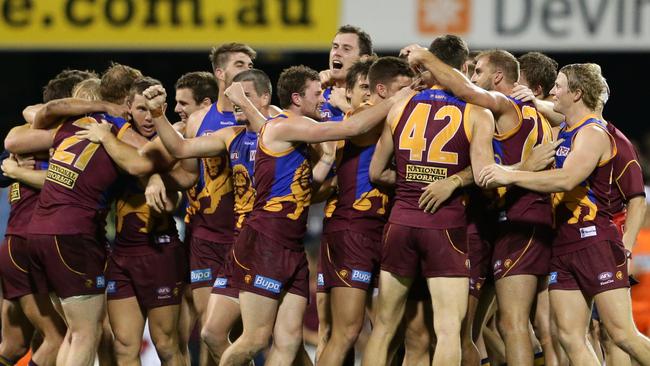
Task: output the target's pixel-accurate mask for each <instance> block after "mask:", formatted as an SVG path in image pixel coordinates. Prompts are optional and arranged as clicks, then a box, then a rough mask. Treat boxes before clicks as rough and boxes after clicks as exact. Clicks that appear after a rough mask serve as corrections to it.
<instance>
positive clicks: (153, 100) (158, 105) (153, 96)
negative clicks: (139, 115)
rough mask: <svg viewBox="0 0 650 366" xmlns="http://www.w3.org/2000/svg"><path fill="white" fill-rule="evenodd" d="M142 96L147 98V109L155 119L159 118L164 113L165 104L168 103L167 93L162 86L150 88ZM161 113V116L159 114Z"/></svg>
mask: <svg viewBox="0 0 650 366" xmlns="http://www.w3.org/2000/svg"><path fill="white" fill-rule="evenodd" d="M142 95H143V96H144V97H145V99H146V101H145V104H146V105H147V109H149V111H151V114H152V115H153V116H154V118H155V117H158V116H160V115H162V114H163V113H164V108H165V104H166V101H167V92H166V91H165V88H163V87H162V85H154V86H150V87H148V88H147V89H146V90H145V91H144V92H142ZM158 113H159V114H158Z"/></svg>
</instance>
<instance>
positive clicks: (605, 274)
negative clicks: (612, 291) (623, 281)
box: [598, 272, 614, 281]
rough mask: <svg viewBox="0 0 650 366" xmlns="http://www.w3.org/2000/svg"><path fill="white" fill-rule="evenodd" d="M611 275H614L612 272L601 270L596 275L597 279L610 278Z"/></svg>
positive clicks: (605, 279)
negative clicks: (601, 271)
mask: <svg viewBox="0 0 650 366" xmlns="http://www.w3.org/2000/svg"><path fill="white" fill-rule="evenodd" d="M612 277H614V274H612V272H603V273H601V274H599V275H598V280H599V281H607V280H609V279H611V278H612Z"/></svg>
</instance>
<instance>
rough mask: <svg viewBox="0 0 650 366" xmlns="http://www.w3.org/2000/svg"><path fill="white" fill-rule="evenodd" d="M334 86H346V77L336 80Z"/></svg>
mask: <svg viewBox="0 0 650 366" xmlns="http://www.w3.org/2000/svg"><path fill="white" fill-rule="evenodd" d="M334 87H335V88H345V78H343V79H341V80H336V79H335V80H334Z"/></svg>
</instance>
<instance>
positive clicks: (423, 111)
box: [389, 87, 472, 229]
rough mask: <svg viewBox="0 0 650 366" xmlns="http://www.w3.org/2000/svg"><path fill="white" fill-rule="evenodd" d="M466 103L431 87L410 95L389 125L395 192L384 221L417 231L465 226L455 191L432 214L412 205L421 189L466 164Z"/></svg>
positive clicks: (459, 196) (468, 129) (458, 193)
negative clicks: (387, 220) (419, 229)
mask: <svg viewBox="0 0 650 366" xmlns="http://www.w3.org/2000/svg"><path fill="white" fill-rule="evenodd" d="M469 108H470V104H467V103H465V102H464V101H462V100H460V99H458V98H456V97H455V96H453V95H452V94H450V93H449V92H446V91H444V90H442V89H439V88H437V87H433V88H431V89H427V90H423V91H421V92H419V93H418V94H416V95H414V96H413V97H412V98H411V100H409V101H408V102H407V103H406V105H405V106H404V109H403V111H402V112H401V114H400V115H399V116H398V117H397V118H396V119H395V120H394V121H389V122H390V123H391V129H392V132H393V144H394V147H395V163H396V165H397V187H396V191H395V204H394V206H393V209H392V211H391V215H390V218H389V222H391V223H395V224H400V225H405V226H411V227H420V228H429V229H447V228H455V227H463V226H466V225H467V219H466V214H465V198H464V196H463V194H462V192H461V191H460V190H456V192H454V194H453V195H452V196H451V197H450V198H449V200H447V201H446V202H444V203H443V204H442V205H441V206H440V207H439V208H438V210H437V211H436V212H435V213H434V214H430V213H425V212H424V210H423V209H421V208H420V207H419V205H418V200H419V199H420V196H421V195H422V192H423V190H422V189H423V188H424V187H426V186H427V185H429V183H432V182H435V181H437V180H441V179H445V178H448V177H450V176H452V175H454V174H456V173H458V172H460V171H462V170H463V169H465V168H466V167H467V166H469V165H470V158H469V146H470V141H471V130H472V128H471V125H470V122H469V121H468V120H467V118H466V116H467V114H468V111H469Z"/></svg>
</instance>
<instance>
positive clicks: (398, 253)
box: [381, 223, 469, 278]
mask: <svg viewBox="0 0 650 366" xmlns="http://www.w3.org/2000/svg"><path fill="white" fill-rule="evenodd" d="M386 226H387V228H386V230H384V244H383V247H382V253H381V269H382V270H384V271H388V272H390V273H394V274H396V275H398V276H403V277H410V278H415V277H418V276H420V275H421V276H422V277H426V278H431V277H469V259H468V257H467V228H466V227H460V228H453V229H440V230H437V229H422V228H417V227H410V226H404V225H399V224H391V223H389V224H387V225H386ZM420 269H421V270H420Z"/></svg>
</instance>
